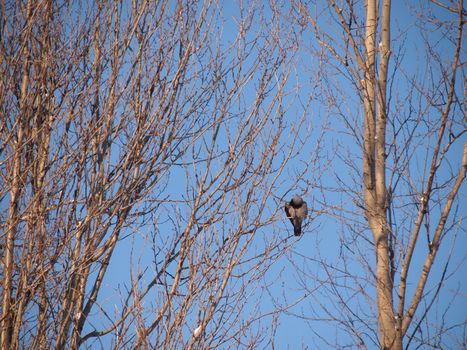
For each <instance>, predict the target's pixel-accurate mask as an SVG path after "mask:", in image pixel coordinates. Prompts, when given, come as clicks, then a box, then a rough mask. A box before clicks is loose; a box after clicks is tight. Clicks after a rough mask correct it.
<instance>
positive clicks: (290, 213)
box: [284, 203, 295, 224]
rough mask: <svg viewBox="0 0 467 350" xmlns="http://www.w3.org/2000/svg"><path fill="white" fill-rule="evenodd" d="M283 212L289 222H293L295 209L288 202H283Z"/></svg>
mask: <svg viewBox="0 0 467 350" xmlns="http://www.w3.org/2000/svg"><path fill="white" fill-rule="evenodd" d="M284 209H285V214H286V215H287V217H288V218H289V220H290V222H291V223H292V224H293V223H294V222H293V217H294V216H295V209H294V208H292V206H291V205H290V204H289V203H285V208H284Z"/></svg>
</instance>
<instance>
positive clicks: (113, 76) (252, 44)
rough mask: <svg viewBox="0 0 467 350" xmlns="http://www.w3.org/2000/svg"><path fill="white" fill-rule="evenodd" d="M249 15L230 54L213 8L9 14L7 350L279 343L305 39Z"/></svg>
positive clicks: (49, 6) (186, 5)
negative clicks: (282, 263) (288, 171)
mask: <svg viewBox="0 0 467 350" xmlns="http://www.w3.org/2000/svg"><path fill="white" fill-rule="evenodd" d="M257 5H258V4H255V3H252V4H248V6H245V7H239V8H238V9H237V10H236V11H237V12H236V15H232V17H234V18H235V20H233V19H232V18H229V19H225V21H227V22H228V25H233V26H236V30H235V31H234V32H235V33H236V35H235V36H234V37H232V38H228V39H229V40H225V38H223V32H222V29H223V26H224V23H223V21H224V19H223V18H222V16H221V11H220V9H219V8H218V7H217V5H216V2H215V1H213V2H210V1H208V2H197V1H178V2H175V3H174V2H171V1H160V2H154V3H152V2H145V1H142V2H132V3H130V2H120V1H108V2H97V3H93V2H83V3H81V2H56V1H40V2H37V1H32V0H29V1H19V2H15V3H14V4H13V3H9V2H7V4H5V2H3V3H2V4H0V11H1V12H0V21H1V22H0V24H1V27H0V31H1V33H0V37H1V47H0V50H1V51H0V55H1V56H0V57H1V68H0V69H1V77H2V78H1V88H0V101H1V103H0V105H1V119H0V123H1V124H0V125H1V126H0V127H1V149H0V157H1V158H0V164H1V186H0V191H1V192H0V200H1V226H0V227H1V243H2V247H3V248H4V249H3V252H2V260H1V272H2V284H1V285H2V287H1V296H2V300H1V310H2V312H1V318H0V325H1V338H0V339H1V347H2V348H3V349H18V348H34V349H35V348H38V349H49V348H57V349H64V348H72V349H76V348H79V347H90V346H93V347H94V346H98V345H99V344H101V347H102V348H108V347H109V344H111V346H112V348H115V349H118V348H145V349H153V348H164V349H171V348H177V349H178V348H184V349H190V348H203V349H210V348H212V349H214V348H219V346H225V347H227V346H237V347H244V348H250V349H253V348H256V345H257V344H261V343H263V344H264V343H267V342H268V341H269V340H268V338H267V332H273V331H274V329H273V328H270V327H269V328H267V329H264V328H262V326H261V325H260V321H261V319H263V318H264V317H271V318H272V317H273V315H274V313H275V312H276V311H275V310H270V313H269V314H268V313H265V312H264V310H263V309H262V308H260V307H258V305H259V304H260V300H261V299H260V298H258V296H259V294H258V293H260V292H261V287H260V284H261V283H260V282H261V279H262V276H263V275H264V273H265V271H267V269H268V268H269V267H270V266H271V264H273V263H274V261H276V260H277V259H278V258H279V257H280V256H281V255H282V254H283V251H284V249H285V248H286V247H287V246H288V245H289V244H290V243H288V241H287V240H286V236H284V235H283V234H282V235H278V234H277V233H280V232H281V231H282V230H283V227H282V226H278V225H276V221H277V215H280V220H282V219H283V214H282V203H281V200H282V198H281V194H280V191H282V190H283V188H284V181H285V179H284V170H285V168H286V164H287V163H288V161H290V160H291V159H293V158H294V157H296V155H297V151H298V150H299V149H300V148H301V147H303V145H304V144H305V140H306V133H307V132H308V131H307V130H306V129H300V128H298V127H296V126H295V125H294V123H290V122H288V121H287V120H286V119H285V118H284V115H285V114H286V113H288V111H289V110H290V105H291V103H292V101H293V97H294V95H295V94H296V90H295V91H294V89H295V87H294V86H291V85H288V78H289V75H290V73H291V72H292V69H293V64H291V62H292V60H293V59H294V55H295V54H296V52H297V49H298V41H297V38H298V36H299V33H298V32H296V26H293V25H292V26H291V25H290V23H288V24H287V25H285V24H284V23H282V19H281V17H280V16H278V14H277V12H276V10H275V8H274V7H272V8H271V9H269V10H268V11H267V12H266V11H265V12H263V11H262V9H261V7H258V6H257ZM254 19H255V21H256V22H255V26H254V27H253V25H252V23H253V20H254ZM307 105H308V104H307V102H306V101H305V103H304V104H303V106H304V107H303V109H302V112H301V113H302V114H300V113H299V114H297V115H296V118H297V119H296V121H297V123H296V125H299V124H300V122H301V121H303V120H304V119H305V113H306V111H307ZM295 111H296V110H295ZM305 173H306V169H303V170H302V172H301V174H305ZM298 181H300V176H298V177H296V178H295V179H294V181H292V182H291V183H290V184H288V183H287V184H286V185H290V186H295V185H297V182H298ZM305 191H306V188H305ZM282 193H284V192H282ZM278 213H279V214H278ZM265 227H268V228H267V230H265V229H264V228H265ZM282 233H283V231H282ZM281 236H282V237H281ZM261 238H263V239H261ZM120 261H123V262H121V263H122V264H124V265H125V266H128V270H129V272H128V275H125V272H122V273H121V274H122V275H123V276H121V279H122V282H121V284H119V285H117V286H112V281H111V279H112V278H111V277H109V271H112V270H113V275H112V276H113V278H116V277H115V274H116V270H118V269H119V267H118V264H119V263H120ZM116 266H117V267H116ZM109 278H110V279H109ZM109 288H115V289H113V290H111V291H109ZM258 291H259V292H258ZM111 292H112V294H113V295H114V297H113V298H112V299H110V301H108V300H107V296H108V294H109V293H111ZM253 294H254V295H255V296H256V298H250V296H251V295H253ZM116 298H117V299H118V298H119V299H120V301H119V302H117V301H116V300H117V299H116ZM247 307H248V308H249V310H250V311H249V312H245V308H247ZM253 324H256V326H255V327H253V326H252V325H253ZM265 330H266V331H267V332H265Z"/></svg>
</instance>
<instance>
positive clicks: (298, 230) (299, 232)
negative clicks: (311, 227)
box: [293, 225, 302, 236]
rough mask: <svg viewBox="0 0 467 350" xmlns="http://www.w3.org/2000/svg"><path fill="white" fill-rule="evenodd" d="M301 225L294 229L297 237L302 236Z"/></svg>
mask: <svg viewBox="0 0 467 350" xmlns="http://www.w3.org/2000/svg"><path fill="white" fill-rule="evenodd" d="M300 226H301V225H295V226H294V228H293V233H294V235H295V236H300V235H301V234H302V228H301V227H300Z"/></svg>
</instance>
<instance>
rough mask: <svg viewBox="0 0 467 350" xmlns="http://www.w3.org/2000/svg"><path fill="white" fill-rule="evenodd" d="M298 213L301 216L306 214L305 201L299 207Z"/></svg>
mask: <svg viewBox="0 0 467 350" xmlns="http://www.w3.org/2000/svg"><path fill="white" fill-rule="evenodd" d="M298 215H299V216H300V217H302V218H306V216H307V215H308V206H307V205H306V202H303V204H302V206H301V207H300V209H299V213H298Z"/></svg>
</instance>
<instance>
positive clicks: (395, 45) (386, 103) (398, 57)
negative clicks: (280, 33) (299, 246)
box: [294, 0, 467, 349]
mask: <svg viewBox="0 0 467 350" xmlns="http://www.w3.org/2000/svg"><path fill="white" fill-rule="evenodd" d="M294 6H295V9H296V12H295V14H296V21H297V23H300V24H302V25H303V26H304V27H306V28H307V29H308V31H309V32H311V33H312V34H313V36H314V39H315V40H316V45H311V46H310V50H311V51H310V52H311V54H312V55H313V56H317V57H321V66H320V68H321V70H322V81H321V82H322V87H323V91H324V93H323V94H324V96H325V97H326V101H323V103H327V105H328V107H329V110H330V112H331V113H333V114H335V115H336V116H340V117H341V118H340V120H341V121H342V123H343V125H344V126H345V128H343V129H342V130H343V131H342V133H341V134H343V133H345V134H347V135H350V137H351V139H352V140H351V141H349V142H353V144H356V145H358V146H359V148H360V149H359V152H360V154H359V153H356V152H354V151H353V150H352V147H349V146H348V144H347V145H346V144H345V141H344V142H342V143H341V144H340V146H341V149H340V151H339V153H340V158H341V160H340V161H336V163H335V167H341V168H343V169H346V171H347V173H348V174H349V175H348V176H345V175H343V174H342V171H340V172H337V171H336V174H335V175H336V176H335V179H336V181H337V184H338V186H337V187H336V186H335V185H334V186H333V187H332V188H331V190H333V191H339V192H341V193H343V194H344V195H345V196H347V198H348V199H349V202H350V203H353V204H354V205H356V208H357V211H355V210H353V211H352V210H351V209H350V206H349V204H348V203H345V201H342V202H341V205H339V203H334V208H336V209H337V208H338V209H339V210H332V207H331V208H329V210H330V213H331V214H332V215H334V216H335V217H337V218H338V219H339V220H340V221H341V223H342V225H343V227H345V231H346V232H343V233H342V235H341V247H340V248H339V257H338V262H337V263H336V262H334V263H330V262H329V259H328V258H326V257H325V256H323V255H320V256H316V257H305V259H306V260H307V261H309V262H310V263H315V262H316V263H318V264H320V265H321V266H322V268H323V271H324V272H323V276H316V274H314V273H313V272H311V269H310V270H307V269H305V268H300V266H299V264H297V268H299V269H300V270H301V272H300V275H301V276H302V278H303V280H302V286H303V288H305V289H306V290H311V289H312V288H313V287H314V286H315V285H313V284H311V282H310V281H316V285H318V284H320V283H323V284H325V285H328V287H323V288H322V289H323V290H322V291H319V293H321V294H322V295H326V297H327V298H328V299H329V300H330V302H329V304H326V303H324V302H323V301H322V299H321V300H320V298H319V297H318V296H317V293H316V294H315V296H311V298H312V299H313V302H314V303H315V304H314V305H315V306H314V307H313V309H312V310H311V312H310V313H309V314H308V315H307V314H306V312H305V313H304V314H302V315H301V317H305V318H307V317H308V318H309V319H326V320H330V319H332V320H334V321H336V322H337V323H338V324H339V326H340V327H343V328H344V329H345V331H346V332H348V334H349V335H350V336H351V337H352V338H353V342H354V343H355V344H357V345H358V346H359V347H361V348H367V347H368V346H370V345H371V346H372V345H378V346H379V347H380V348H381V349H402V348H403V347H405V348H412V346H414V344H417V345H419V346H420V345H424V346H432V347H438V346H442V345H440V344H443V342H444V341H446V339H447V338H448V337H449V336H450V335H449V334H450V333H451V332H450V331H454V332H456V331H457V330H458V329H464V330H465V327H466V321H467V320H466V319H465V318H464V320H462V321H461V322H460V324H458V323H456V322H451V323H449V322H447V321H446V320H445V319H444V317H443V318H442V319H439V323H438V324H436V323H432V318H430V311H432V306H433V304H434V303H437V302H438V301H439V300H441V301H443V299H444V302H443V303H442V307H443V308H444V309H445V310H448V309H449V308H450V307H452V305H453V304H452V303H451V302H447V301H446V299H447V297H446V296H447V295H450V294H449V292H448V290H447V289H446V288H445V285H446V283H447V280H448V278H449V277H453V276H454V278H457V279H459V278H462V277H461V276H460V271H459V265H457V264H459V261H460V264H462V263H463V261H464V257H463V256H462V254H464V253H462V252H459V250H457V249H456V247H455V245H456V243H455V242H456V239H457V237H458V234H459V232H461V233H465V229H463V228H462V226H461V223H462V221H463V219H464V216H465V214H464V215H463V214H462V212H460V211H459V210H458V209H459V207H458V206H459V204H460V203H459V199H458V195H459V190H460V188H461V185H462V183H463V182H464V179H465V175H466V170H467V144H464V145H462V140H461V139H462V137H464V136H465V131H466V128H465V87H464V88H463V87H462V84H465V71H464V70H462V67H463V65H465V62H462V59H461V57H462V54H463V53H465V49H464V48H463V46H462V44H463V40H462V39H463V26H464V24H465V17H464V16H465V9H464V8H463V1H453V2H441V1H433V2H432V3H431V4H420V7H421V8H422V10H421V11H420V12H419V13H418V12H416V10H413V11H414V13H415V14H416V15H417V17H415V16H414V18H416V19H417V23H413V24H409V25H406V26H405V27H402V29H399V30H397V31H395V30H393V22H394V20H393V18H391V1H390V0H383V1H379V2H378V1H375V0H367V1H363V2H361V1H349V0H346V1H334V0H330V1H328V2H327V4H323V3H321V2H319V1H317V2H315V1H309V2H308V1H297V2H296V3H294ZM399 11H400V9H399ZM435 29H436V30H435ZM391 36H392V37H393V38H391ZM394 36H395V38H394ZM414 37H415V39H414ZM419 44H421V45H419ZM414 47H416V48H417V49H418V50H420V51H418V54H419V55H420V56H421V57H420V59H419V61H417V62H413V61H412V62H410V61H409V60H410V59H412V58H407V57H406V56H405V55H404V54H405V53H406V51H411V50H412V52H411V55H412V57H413V56H414V55H415V54H416V53H415V52H414V51H413V48H414ZM422 50H424V51H422ZM420 52H424V53H420ZM391 62H392V63H391ZM336 76H337V77H342V78H343V79H332V78H329V77H336ZM352 91H353V92H352ZM356 105H357V106H358V105H359V106H361V108H360V109H357V112H355V111H356V109H355V107H354V106H356ZM336 130H337V127H336ZM338 131H339V130H338ZM328 189H329V187H328ZM327 193H328V195H329V192H327ZM324 196H325V197H326V192H325V194H324ZM363 217H364V218H365V221H363V220H360V218H363ZM464 227H465V226H464ZM423 231H425V232H424V233H422V232H423ZM369 232H371V240H370V239H369V237H370V236H369V235H368V233H369ZM450 242H451V243H450ZM441 249H443V254H442V255H441V256H440V254H438V253H439V252H440V250H441ZM459 249H462V248H459ZM317 251H319V250H317ZM453 251H454V252H453ZM456 252H457V254H461V257H460V258H459V257H457V258H456V259H454V258H453V259H452V260H451V258H452V256H453V255H454V254H456ZM370 253H371V254H374V256H375V263H374V264H373V263H370V261H371V259H370ZM354 264H357V265H359V266H360V268H359V269H354V268H353V267H352V266H355V265H354ZM449 264H451V266H449ZM464 267H465V265H464ZM304 276H308V277H309V278H306V277H304ZM429 276H430V277H431V279H429ZM369 281H372V283H371V285H372V286H374V289H375V291H376V292H375V296H376V297H375V298H374V297H373V296H372V293H371V292H370V291H369V288H368V287H369ZM455 296H457V297H459V295H458V294H456V295H455ZM449 298H450V296H449ZM316 305H318V306H316ZM318 309H319V310H318ZM373 315H374V317H373ZM375 320H377V322H375ZM434 324H436V326H434ZM423 327H426V330H427V331H426V332H424V331H423V329H422V328H423ZM376 328H377V329H378V331H377V332H376ZM433 329H435V330H433ZM460 332H461V333H462V331H460ZM458 334H459V333H458ZM460 344H463V346H464V347H465V339H464V340H460ZM336 345H337V344H334V346H336ZM341 346H343V345H341ZM448 347H449V346H448Z"/></svg>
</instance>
